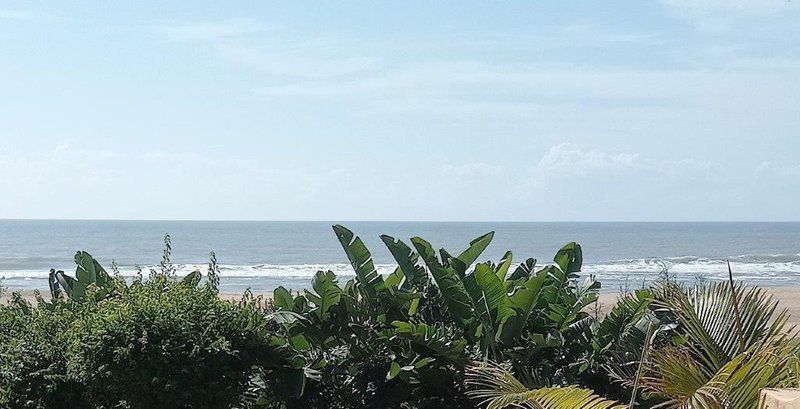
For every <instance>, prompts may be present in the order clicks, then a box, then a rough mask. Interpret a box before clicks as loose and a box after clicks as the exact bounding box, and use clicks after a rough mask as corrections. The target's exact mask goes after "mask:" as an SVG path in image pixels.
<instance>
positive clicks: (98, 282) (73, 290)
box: [49, 251, 113, 301]
mask: <svg viewBox="0 0 800 409" xmlns="http://www.w3.org/2000/svg"><path fill="white" fill-rule="evenodd" d="M75 264H77V268H76V269H75V277H74V278H73V277H70V276H68V275H66V274H65V273H64V272H63V271H61V270H59V271H53V270H50V279H49V281H50V293H51V296H52V297H53V298H58V297H59V296H60V295H61V291H62V289H63V292H64V294H66V296H67V298H69V299H70V300H73V301H83V300H84V299H85V298H86V290H87V288H88V287H89V286H90V285H95V286H97V289H98V290H97V293H96V295H97V297H99V298H103V297H105V296H106V295H108V293H109V292H110V291H111V290H112V287H113V285H112V284H113V279H112V278H111V276H110V275H109V274H108V273H107V272H106V270H105V269H104V268H103V266H101V265H100V263H98V262H97V260H95V259H94V257H92V256H91V254H89V253H87V252H85V251H79V252H77V253H75Z"/></svg>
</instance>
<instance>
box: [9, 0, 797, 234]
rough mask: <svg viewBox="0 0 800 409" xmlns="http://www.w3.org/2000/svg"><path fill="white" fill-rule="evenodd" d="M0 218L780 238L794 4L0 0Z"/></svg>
mask: <svg viewBox="0 0 800 409" xmlns="http://www.w3.org/2000/svg"><path fill="white" fill-rule="evenodd" d="M0 56H2V57H0V190H2V199H0V218H43V219H59V218H69V219H181V220H424V221H439V220H441V221H454V220H462V221H697V220H708V221H751V220H752V221H786V220H794V221H797V220H800V206H798V204H799V203H800V1H796V0H791V1H787V0H775V1H773V0H705V1H690V0H664V1H644V0H636V1H629V2H621V1H603V2H585V1H563V0H560V1H541V2H533V1H503V2H496V1H491V2H490V1H475V2H464V1H450V2H447V1H402V2H401V1H398V2H382V1H363V2H349V1H337V2H317V1H312V2H306V1H291V2H238V1H224V2H220V1H207V2H199V1H198V2H191V3H189V2H185V1H159V2H150V1H138V2H126V3H124V4H123V2H99V1H98V2H72V1H59V2H15V1H3V2H0Z"/></svg>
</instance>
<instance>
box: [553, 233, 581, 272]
mask: <svg viewBox="0 0 800 409" xmlns="http://www.w3.org/2000/svg"><path fill="white" fill-rule="evenodd" d="M553 261H555V262H556V264H558V267H560V268H561V271H563V272H565V273H566V274H572V273H576V272H578V271H581V264H582V263H583V252H582V251H581V245H580V244H578V243H575V242H574V241H573V242H571V243H567V244H565V245H564V247H561V249H560V250H558V252H557V253H556V256H555V257H554V258H553Z"/></svg>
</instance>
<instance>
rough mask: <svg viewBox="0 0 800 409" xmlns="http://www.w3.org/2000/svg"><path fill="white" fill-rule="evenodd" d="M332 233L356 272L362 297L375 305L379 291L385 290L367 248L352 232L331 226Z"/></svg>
mask: <svg viewBox="0 0 800 409" xmlns="http://www.w3.org/2000/svg"><path fill="white" fill-rule="evenodd" d="M333 231H334V232H335V233H336V237H337V238H338V239H339V243H341V244H342V248H343V249H344V252H345V254H347V258H348V260H350V264H351V265H352V266H353V270H355V272H356V278H357V280H358V283H359V284H360V285H361V288H362V289H363V293H364V294H363V295H364V296H365V297H366V298H368V299H369V300H370V302H372V303H376V302H377V299H376V296H377V294H378V292H379V291H381V290H382V289H385V288H386V285H385V283H384V282H383V277H381V275H380V274H378V271H377V270H375V264H374V263H373V262H372V255H371V254H370V252H369V250H368V249H367V246H365V245H364V242H362V241H361V238H359V237H355V236H354V235H353V232H352V231H350V230H348V229H347V228H346V227H344V226H342V225H339V224H337V225H335V226H333Z"/></svg>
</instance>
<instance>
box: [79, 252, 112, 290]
mask: <svg viewBox="0 0 800 409" xmlns="http://www.w3.org/2000/svg"><path fill="white" fill-rule="evenodd" d="M75 264H77V265H78V266H77V268H76V269H75V278H76V279H77V280H78V281H80V282H81V283H83V284H84V285H87V286H88V285H89V284H92V283H94V284H97V286H98V287H104V286H106V285H107V284H108V283H109V281H110V277H109V275H108V273H107V272H106V270H105V269H103V267H102V266H101V265H100V263H98V262H97V260H95V259H94V258H93V257H92V256H91V254H89V253H87V252H85V251H79V252H77V253H75Z"/></svg>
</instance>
